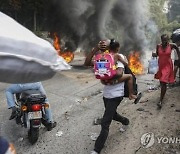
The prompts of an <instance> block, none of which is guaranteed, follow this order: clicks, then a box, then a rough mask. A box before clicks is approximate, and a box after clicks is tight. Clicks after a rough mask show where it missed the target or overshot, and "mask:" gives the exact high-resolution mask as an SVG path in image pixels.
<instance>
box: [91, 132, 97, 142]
mask: <svg viewBox="0 0 180 154" xmlns="http://www.w3.org/2000/svg"><path fill="white" fill-rule="evenodd" d="M98 136H99V135H98V134H97V133H92V134H91V136H90V138H91V140H93V141H96V139H97V138H98Z"/></svg>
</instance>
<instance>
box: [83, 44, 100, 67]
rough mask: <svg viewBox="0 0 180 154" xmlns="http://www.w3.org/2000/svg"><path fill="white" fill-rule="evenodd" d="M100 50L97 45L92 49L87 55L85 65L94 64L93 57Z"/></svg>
mask: <svg viewBox="0 0 180 154" xmlns="http://www.w3.org/2000/svg"><path fill="white" fill-rule="evenodd" d="M98 50H99V48H98V47H95V48H93V49H92V50H91V52H90V53H88V55H87V56H86V59H85V61H84V66H93V62H92V59H93V56H94V55H95V54H96V52H97V51H98Z"/></svg>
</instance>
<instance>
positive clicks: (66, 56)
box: [53, 32, 74, 63]
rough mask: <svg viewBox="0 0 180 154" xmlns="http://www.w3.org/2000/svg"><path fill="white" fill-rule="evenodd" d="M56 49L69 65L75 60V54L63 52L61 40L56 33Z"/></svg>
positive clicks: (54, 44)
mask: <svg viewBox="0 0 180 154" xmlns="http://www.w3.org/2000/svg"><path fill="white" fill-rule="evenodd" d="M53 46H54V48H55V49H56V51H57V53H58V55H59V56H61V57H63V58H64V59H65V61H66V62H67V63H70V62H71V61H72V60H73V59H74V53H73V52H71V51H61V46H60V39H59V37H58V35H57V33H56V32H55V33H54V43H53Z"/></svg>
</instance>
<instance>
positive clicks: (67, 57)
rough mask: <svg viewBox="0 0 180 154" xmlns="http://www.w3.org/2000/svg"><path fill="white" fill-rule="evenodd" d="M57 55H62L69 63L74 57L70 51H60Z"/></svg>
mask: <svg viewBox="0 0 180 154" xmlns="http://www.w3.org/2000/svg"><path fill="white" fill-rule="evenodd" d="M59 55H60V56H61V57H63V58H64V59H65V61H66V62H67V63H70V62H71V61H72V60H73V59H74V54H73V52H71V51H65V52H60V54H59Z"/></svg>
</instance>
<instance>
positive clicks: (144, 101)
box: [139, 99, 149, 103]
mask: <svg viewBox="0 0 180 154" xmlns="http://www.w3.org/2000/svg"><path fill="white" fill-rule="evenodd" d="M148 101H149V100H148V99H145V100H142V101H140V102H139V103H146V102H148Z"/></svg>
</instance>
